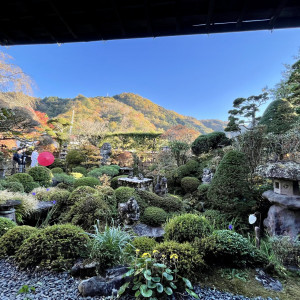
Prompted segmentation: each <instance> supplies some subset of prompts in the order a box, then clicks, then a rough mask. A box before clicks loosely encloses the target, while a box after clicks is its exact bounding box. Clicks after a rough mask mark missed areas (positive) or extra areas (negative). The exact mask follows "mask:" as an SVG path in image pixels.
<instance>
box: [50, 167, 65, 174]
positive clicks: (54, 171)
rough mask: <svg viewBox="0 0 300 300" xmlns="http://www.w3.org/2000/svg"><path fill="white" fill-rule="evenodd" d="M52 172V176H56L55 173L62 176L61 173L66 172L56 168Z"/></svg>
mask: <svg viewBox="0 0 300 300" xmlns="http://www.w3.org/2000/svg"><path fill="white" fill-rule="evenodd" d="M51 172H52V174H54V173H58V174H60V173H63V172H64V170H63V169H62V168H59V167H56V168H53V169H51Z"/></svg>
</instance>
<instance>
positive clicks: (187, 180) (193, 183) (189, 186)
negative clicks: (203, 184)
mask: <svg viewBox="0 0 300 300" xmlns="http://www.w3.org/2000/svg"><path fill="white" fill-rule="evenodd" d="M199 185H200V180H199V179H198V178H196V177H183V178H182V179H181V187H182V188H183V190H184V191H185V192H186V193H192V192H194V191H196V190H197V188H198V186H199Z"/></svg>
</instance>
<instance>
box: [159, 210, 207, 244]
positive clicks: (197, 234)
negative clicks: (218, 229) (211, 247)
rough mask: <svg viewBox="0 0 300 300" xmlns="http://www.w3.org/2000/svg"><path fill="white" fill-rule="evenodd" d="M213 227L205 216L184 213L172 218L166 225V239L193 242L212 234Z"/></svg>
mask: <svg viewBox="0 0 300 300" xmlns="http://www.w3.org/2000/svg"><path fill="white" fill-rule="evenodd" d="M211 232H212V228H211V226H210V224H209V222H208V221H207V220H206V219H205V217H203V216H198V215H195V214H183V215H180V216H175V217H174V218H172V219H170V220H169V221H168V222H167V223H166V225H165V239H167V240H174V241H177V242H179V243H183V242H193V241H194V240H195V239H196V238H199V239H201V238H204V237H206V236H208V235H210V234H211Z"/></svg>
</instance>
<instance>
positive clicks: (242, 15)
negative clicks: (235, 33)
mask: <svg viewBox="0 0 300 300" xmlns="http://www.w3.org/2000/svg"><path fill="white" fill-rule="evenodd" d="M248 7H249V0H244V4H243V8H242V11H241V13H240V15H239V18H238V19H237V22H236V28H240V27H241V26H242V23H243V19H244V16H245V13H246V11H247V10H248Z"/></svg>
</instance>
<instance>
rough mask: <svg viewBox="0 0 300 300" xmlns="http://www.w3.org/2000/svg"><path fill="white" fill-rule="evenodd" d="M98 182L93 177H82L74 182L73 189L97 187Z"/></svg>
mask: <svg viewBox="0 0 300 300" xmlns="http://www.w3.org/2000/svg"><path fill="white" fill-rule="evenodd" d="M99 184H100V181H99V179H97V178H94V177H83V178H79V179H77V180H76V181H75V183H74V187H75V188H77V187H79V186H91V187H94V186H96V185H99Z"/></svg>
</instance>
